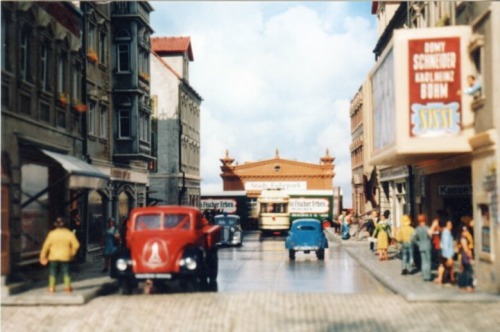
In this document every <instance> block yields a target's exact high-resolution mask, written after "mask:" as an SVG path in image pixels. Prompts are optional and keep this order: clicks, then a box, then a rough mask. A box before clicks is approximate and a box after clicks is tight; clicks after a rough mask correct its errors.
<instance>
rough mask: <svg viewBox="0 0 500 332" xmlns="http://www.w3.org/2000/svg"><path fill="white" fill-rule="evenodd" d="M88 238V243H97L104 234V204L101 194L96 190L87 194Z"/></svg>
mask: <svg viewBox="0 0 500 332" xmlns="http://www.w3.org/2000/svg"><path fill="white" fill-rule="evenodd" d="M88 214H89V228H88V229H89V238H88V242H89V244H90V245H92V244H93V245H99V244H100V243H101V241H102V236H103V234H104V227H105V225H104V224H105V220H104V205H103V199H102V196H101V195H100V194H99V193H98V192H97V191H92V192H91V193H90V194H89V206H88Z"/></svg>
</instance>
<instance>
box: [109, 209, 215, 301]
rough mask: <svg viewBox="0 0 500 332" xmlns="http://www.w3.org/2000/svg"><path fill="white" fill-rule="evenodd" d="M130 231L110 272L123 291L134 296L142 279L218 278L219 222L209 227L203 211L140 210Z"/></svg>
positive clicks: (203, 282)
mask: <svg viewBox="0 0 500 332" xmlns="http://www.w3.org/2000/svg"><path fill="white" fill-rule="evenodd" d="M126 229H127V230H126V248H125V249H124V250H122V251H120V252H119V253H118V254H116V255H115V257H114V258H113V259H112V264H111V271H110V276H111V278H114V279H117V280H119V283H120V292H121V293H122V294H130V293H131V292H132V290H133V289H134V288H135V287H137V286H138V284H139V282H141V281H148V282H149V283H151V282H152V283H154V284H158V285H159V284H161V283H166V282H168V281H170V280H175V279H181V280H189V281H194V284H197V285H198V286H201V287H204V286H208V285H210V284H214V283H215V282H216V279H217V273H218V257H217V243H218V242H219V241H220V226H217V225H209V224H208V223H207V221H206V220H205V219H204V218H202V214H201V212H200V210H198V209H196V208H193V207H186V206H152V207H141V208H136V209H134V210H132V213H131V214H130V217H129V220H128V221H127V228H126Z"/></svg>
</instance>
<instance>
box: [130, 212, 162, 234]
mask: <svg viewBox="0 0 500 332" xmlns="http://www.w3.org/2000/svg"><path fill="white" fill-rule="evenodd" d="M135 229H136V230H151V229H160V215H159V214H143V215H140V216H138V217H137V219H136V222H135Z"/></svg>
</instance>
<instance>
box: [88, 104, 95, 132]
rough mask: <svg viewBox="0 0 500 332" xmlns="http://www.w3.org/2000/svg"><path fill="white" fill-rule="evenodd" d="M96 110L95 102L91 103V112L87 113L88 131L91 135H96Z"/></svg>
mask: <svg viewBox="0 0 500 332" xmlns="http://www.w3.org/2000/svg"><path fill="white" fill-rule="evenodd" d="M95 108H96V103H95V101H90V102H89V110H88V112H87V113H88V119H87V120H88V122H87V129H88V133H89V135H95Z"/></svg>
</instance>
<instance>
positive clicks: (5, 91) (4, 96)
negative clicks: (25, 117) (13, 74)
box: [2, 84, 10, 107]
mask: <svg viewBox="0 0 500 332" xmlns="http://www.w3.org/2000/svg"><path fill="white" fill-rule="evenodd" d="M9 95H10V90H9V87H8V86H7V85H3V84H2V106H6V107H9V103H10V98H9Z"/></svg>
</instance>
